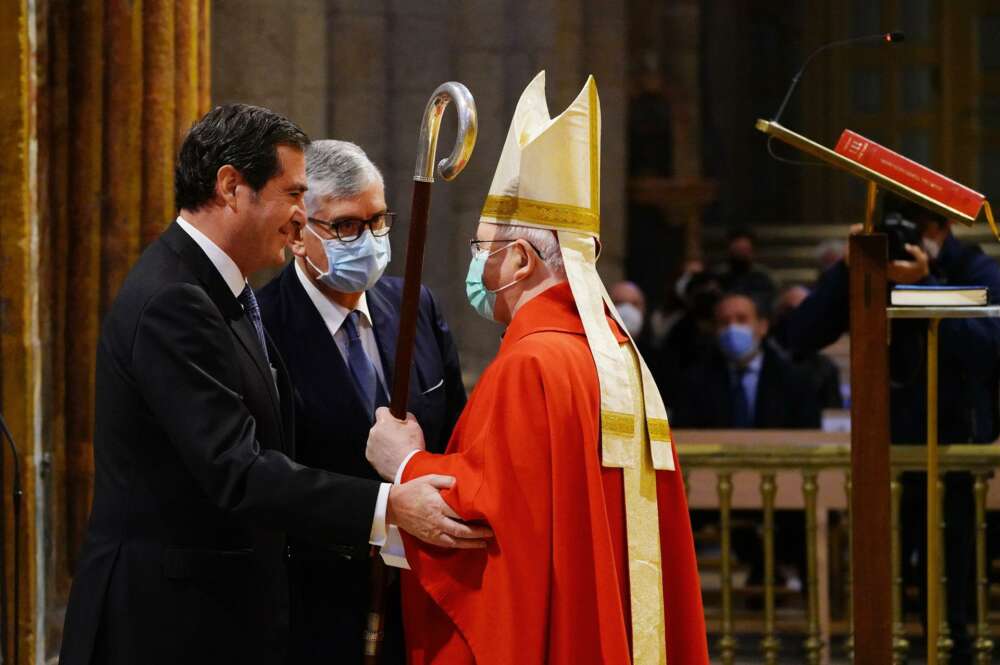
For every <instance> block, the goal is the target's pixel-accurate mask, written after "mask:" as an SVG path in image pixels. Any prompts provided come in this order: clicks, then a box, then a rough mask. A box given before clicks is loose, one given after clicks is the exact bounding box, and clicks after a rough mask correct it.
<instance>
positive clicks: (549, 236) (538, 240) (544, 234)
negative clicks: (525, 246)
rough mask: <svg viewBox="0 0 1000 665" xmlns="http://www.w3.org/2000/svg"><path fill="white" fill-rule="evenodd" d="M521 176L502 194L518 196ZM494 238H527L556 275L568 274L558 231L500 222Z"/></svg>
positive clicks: (510, 183)
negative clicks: (557, 234)
mask: <svg viewBox="0 0 1000 665" xmlns="http://www.w3.org/2000/svg"><path fill="white" fill-rule="evenodd" d="M519 185H520V179H519V178H513V179H511V181H510V182H508V183H507V185H506V186H505V187H504V188H503V190H502V192H501V196H511V197H514V198H516V197H517V193H518V186H519ZM498 226H499V227H500V228H498V229H497V234H496V237H494V240H517V239H521V240H527V241H528V242H529V243H531V244H532V245H533V246H534V248H535V249H537V250H538V252H539V254H541V255H542V262H543V263H544V264H545V265H547V266H548V267H549V270H551V271H552V272H553V273H554V274H555V275H557V276H559V277H565V276H566V266H565V265H563V257H562V249H561V248H560V247H559V238H558V237H557V236H556V232H555V231H552V230H550V229H536V228H534V227H532V226H520V225H518V224H516V223H515V224H498Z"/></svg>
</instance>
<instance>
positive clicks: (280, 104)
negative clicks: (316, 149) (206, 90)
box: [199, 0, 377, 138]
mask: <svg viewBox="0 0 1000 665" xmlns="http://www.w3.org/2000/svg"><path fill="white" fill-rule="evenodd" d="M199 1H202V0H199ZM328 4H330V3H327V2H326V1H325V0H289V1H288V2H274V1H273V0H215V1H214V2H212V10H211V21H212V34H213V39H212V44H211V51H212V58H211V60H212V65H211V77H212V99H213V101H214V103H216V104H225V103H229V102H244V103H247V104H256V105H258V106H265V107H267V108H269V109H272V110H274V111H277V112H279V113H282V114H284V115H287V116H288V117H289V118H291V119H292V120H294V121H295V122H296V123H298V124H299V125H300V126H301V127H302V128H303V129H304V130H305V131H306V133H308V134H309V136H312V137H317V138H323V137H325V136H326V135H327V123H326V101H327V85H328V81H327V66H326V63H327V57H328V55H327V49H328V48H330V47H331V45H332V44H334V43H336V42H337V41H338V39H339V38H340V37H343V35H335V34H331V33H330V32H329V31H328V30H327V29H326V16H327V6H328ZM206 11H207V10H206ZM344 39H347V38H346V37H344ZM347 43H348V44H350V45H352V46H353V47H354V48H355V50H356V51H357V52H358V54H359V57H364V56H365V55H367V54H369V53H370V52H371V49H372V48H377V44H372V43H369V42H366V41H363V40H360V39H358V38H357V36H355V35H350V38H349V39H347Z"/></svg>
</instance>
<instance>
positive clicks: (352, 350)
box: [344, 310, 384, 417]
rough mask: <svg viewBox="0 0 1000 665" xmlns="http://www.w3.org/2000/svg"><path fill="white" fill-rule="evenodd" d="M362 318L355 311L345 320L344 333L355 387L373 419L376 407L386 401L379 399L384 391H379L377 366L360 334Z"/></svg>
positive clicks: (348, 361) (348, 364)
mask: <svg viewBox="0 0 1000 665" xmlns="http://www.w3.org/2000/svg"><path fill="white" fill-rule="evenodd" d="M360 318H361V312H359V311H358V310H354V311H353V312H351V313H350V314H348V315H347V318H346V319H344V331H345V332H347V366H348V369H350V370H351V376H352V377H354V385H355V386H356V387H357V389H358V395H359V396H360V397H361V403H362V404H363V405H364V406H365V409H367V412H368V416H369V417H371V416H372V415H373V414H374V413H375V407H376V406H380V402H383V401H384V400H381V399H379V397H380V396H381V393H382V392H383V391H382V390H380V389H379V385H378V374H377V373H376V372H375V365H374V364H373V363H372V359H371V358H369V357H368V354H367V353H365V347H364V345H362V343H361V335H360V334H358V323H359V321H358V320H359V319H360Z"/></svg>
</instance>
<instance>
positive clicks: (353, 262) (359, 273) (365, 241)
mask: <svg viewBox="0 0 1000 665" xmlns="http://www.w3.org/2000/svg"><path fill="white" fill-rule="evenodd" d="M306 228H307V229H309V232H310V233H312V234H313V235H314V236H316V237H317V238H319V239H320V242H322V243H323V251H324V252H325V253H326V264H327V266H328V269H327V270H326V272H324V271H322V270H320V269H319V268H318V267H317V266H316V264H315V263H313V262H312V261H310V260H309V257H308V256H307V257H306V261H307V262H308V263H309V265H311V266H312V267H313V269H314V270H315V271H316V272H318V273H319V277H318V279H319V281H321V282H323V283H324V284H326V285H327V286H329V287H330V288H331V289H333V290H334V291H340V292H341V293H359V292H361V291H367V290H368V289H370V288H371V287H373V286H375V282H377V281H378V280H379V277H381V276H382V273H383V272H385V268H386V266H387V265H389V260H390V259H391V258H392V249H391V246H390V245H389V237H388V236H379V237H375V236H374V235H372V233H371V232H370V231H369V230H367V229H366V230H365V231H364V232H362V234H361V237H360V238H358V239H357V240H352V241H351V242H344V241H343V240H339V239H337V238H323V237H322V236H320V235H319V234H318V233H316V232H315V231H313V230H312V227H311V226H309V225H308V224H306Z"/></svg>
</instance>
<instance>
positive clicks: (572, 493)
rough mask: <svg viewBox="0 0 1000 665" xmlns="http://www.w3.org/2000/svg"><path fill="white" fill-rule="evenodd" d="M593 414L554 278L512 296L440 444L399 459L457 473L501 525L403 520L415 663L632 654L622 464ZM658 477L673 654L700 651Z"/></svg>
mask: <svg viewBox="0 0 1000 665" xmlns="http://www.w3.org/2000/svg"><path fill="white" fill-rule="evenodd" d="M608 321H609V325H611V326H612V328H613V329H614V330H615V332H616V335H617V336H618V338H619V341H620V342H623V341H625V340H626V338H625V336H624V335H622V333H621V331H620V330H619V329H618V327H617V325H616V324H614V323H613V322H612V321H611V319H609V320H608ZM599 416H600V389H599V385H598V379H597V370H596V368H595V366H594V360H593V357H592V356H591V352H590V349H589V347H588V346H587V339H586V337H585V336H584V331H583V324H582V323H581V321H580V317H579V315H578V314H577V310H576V306H575V304H574V302H573V297H572V295H571V293H570V288H569V285H568V284H565V283H564V284H560V285H558V286H555V287H553V288H551V289H549V290H548V291H546V292H544V293H543V294H541V295H539V296H537V297H535V298H534V299H532V300H531V301H529V302H528V303H526V304H525V305H524V306H523V307H522V308H521V309H520V310H518V312H517V314H516V316H515V317H514V320H513V321H512V322H511V324H510V326H509V327H508V329H507V332H506V334H505V336H504V339H503V342H502V344H501V345H500V351H499V353H498V354H497V357H496V359H495V360H494V361H493V362H492V363H491V364H490V366H489V367H488V368H487V369H486V371H485V372H484V373H483V375H482V377H481V379H480V381H479V384H478V385H477V386H476V389H475V391H474V392H473V393H472V396H471V398H470V400H469V403H468V404H467V405H466V408H465V411H464V412H463V414H462V417H461V419H460V420H459V421H458V424H457V426H456V428H455V431H454V433H453V435H452V438H451V441H450V442H449V445H448V450H447V452H446V453H445V454H444V455H433V454H430V453H418V454H417V455H415V456H413V457H412V458H411V460H410V462H409V463H408V464H407V467H406V469H405V472H404V477H403V479H404V480H410V479H412V478H415V477H417V476H422V475H425V474H429V473H438V474H447V475H452V476H455V477H456V478H457V482H456V484H455V486H454V487H453V488H452V489H450V490H446V491H445V492H443V495H444V498H445V500H446V501H447V502H448V503H449V504H450V505H451V506H452V507H453V508H454V509H455V511H456V512H457V513H458V514H459V515H461V516H462V518H463V519H465V520H468V521H475V522H483V523H487V524H489V525H490V527H491V528H492V529H493V531H494V533H495V534H496V538H495V541H494V542H493V543H491V545H490V546H489V548H488V549H485V550H444V549H440V548H436V547H434V546H431V545H427V544H425V543H423V542H421V541H419V540H417V539H415V538H412V537H410V536H409V535H408V534H404V536H403V537H404V542H405V546H406V554H407V558H408V560H409V563H410V566H411V568H412V571H409V572H407V571H404V572H403V613H404V623H405V629H406V643H407V649H408V652H409V663H410V665H430V664H434V665H464V664H471V663H476V664H478V665H514V664H517V665H531V664H535V663H537V664H539V665H541V664H542V663H546V664H549V665H587V664H589V663H593V664H595V665H596V664H598V663H600V664H609V665H618V664H621V665H626V664H627V663H631V656H630V639H631V638H630V635H631V627H630V623H629V607H630V604H629V596H628V561H627V550H626V539H625V533H626V532H625V499H624V488H623V484H622V483H623V481H622V470H621V469H613V468H607V469H606V468H603V467H602V465H601V453H600V417H599ZM675 462H676V460H675ZM657 481H658V492H657V499H658V504H659V514H660V543H661V549H662V556H663V580H664V599H665V600H664V603H665V610H664V611H665V615H666V626H665V632H666V641H667V654H668V663H669V665H707V663H708V649H707V645H706V636H705V622H704V615H703V612H702V605H701V593H700V589H699V584H698V571H697V566H696V563H695V555H694V545H693V541H692V538H691V524H690V521H689V518H688V511H687V502H686V500H685V496H684V484H683V479H682V476H681V473H680V466H679V465H678V466H677V471H674V472H669V471H662V472H657Z"/></svg>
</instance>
